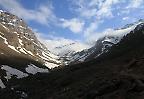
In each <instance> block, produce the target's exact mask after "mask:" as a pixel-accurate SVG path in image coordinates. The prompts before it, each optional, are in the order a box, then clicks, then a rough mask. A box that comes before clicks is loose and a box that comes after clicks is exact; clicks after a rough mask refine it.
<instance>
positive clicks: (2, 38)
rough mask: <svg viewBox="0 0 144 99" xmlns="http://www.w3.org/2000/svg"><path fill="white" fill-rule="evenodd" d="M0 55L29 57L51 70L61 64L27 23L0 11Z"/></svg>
mask: <svg viewBox="0 0 144 99" xmlns="http://www.w3.org/2000/svg"><path fill="white" fill-rule="evenodd" d="M0 52H1V54H0V55H6V56H19V57H27V58H31V59H33V60H36V61H38V62H41V63H43V64H45V65H47V66H48V67H49V68H54V67H57V66H59V65H60V64H61V62H60V61H59V60H58V56H56V55H54V54H52V53H51V52H50V51H49V50H48V49H47V48H46V47H45V46H44V45H43V44H42V43H41V42H40V41H39V40H38V39H37V37H36V36H35V33H34V32H33V31H32V29H31V28H29V27H28V26H27V25H26V23H25V22H24V21H23V20H22V19H20V18H18V17H17V16H15V15H13V14H10V13H8V12H4V11H0Z"/></svg>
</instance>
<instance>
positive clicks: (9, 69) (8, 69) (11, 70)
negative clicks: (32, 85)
mask: <svg viewBox="0 0 144 99" xmlns="http://www.w3.org/2000/svg"><path fill="white" fill-rule="evenodd" d="M1 69H2V70H5V71H6V74H7V75H6V76H5V78H6V79H7V80H9V79H11V77H12V76H16V78H18V79H20V78H23V77H27V76H28V74H27V73H23V72H22V71H20V70H18V69H15V68H12V67H9V66H7V65H2V67H1Z"/></svg>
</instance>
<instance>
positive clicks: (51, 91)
mask: <svg viewBox="0 0 144 99" xmlns="http://www.w3.org/2000/svg"><path fill="white" fill-rule="evenodd" d="M143 42H144V23H140V24H138V25H137V26H136V27H135V28H134V29H133V30H132V31H130V33H128V34H127V35H125V36H124V37H123V38H121V40H120V41H119V42H118V43H117V44H114V45H113V46H111V47H110V48H108V51H106V52H104V53H102V54H101V55H99V56H98V57H97V58H95V59H91V60H88V61H85V62H82V63H78V64H74V65H67V66H65V67H61V68H57V69H54V70H51V72H50V73H49V74H37V75H33V76H29V77H25V78H22V79H13V80H10V81H9V82H8V83H7V85H9V86H8V87H6V88H4V89H2V90H1V91H0V98H2V99H20V98H22V99H143V98H144V45H143ZM0 82H1V81H0ZM1 86H3V84H1Z"/></svg>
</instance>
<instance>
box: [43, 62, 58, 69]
mask: <svg viewBox="0 0 144 99" xmlns="http://www.w3.org/2000/svg"><path fill="white" fill-rule="evenodd" d="M45 66H46V67H48V68H50V69H52V68H55V67H58V66H59V65H57V64H54V63H50V62H45Z"/></svg>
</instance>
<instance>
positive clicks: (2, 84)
mask: <svg viewBox="0 0 144 99" xmlns="http://www.w3.org/2000/svg"><path fill="white" fill-rule="evenodd" d="M0 87H1V88H6V86H5V85H4V83H3V82H2V80H1V79H0Z"/></svg>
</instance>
